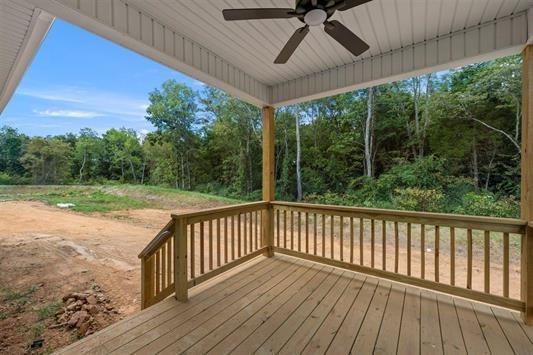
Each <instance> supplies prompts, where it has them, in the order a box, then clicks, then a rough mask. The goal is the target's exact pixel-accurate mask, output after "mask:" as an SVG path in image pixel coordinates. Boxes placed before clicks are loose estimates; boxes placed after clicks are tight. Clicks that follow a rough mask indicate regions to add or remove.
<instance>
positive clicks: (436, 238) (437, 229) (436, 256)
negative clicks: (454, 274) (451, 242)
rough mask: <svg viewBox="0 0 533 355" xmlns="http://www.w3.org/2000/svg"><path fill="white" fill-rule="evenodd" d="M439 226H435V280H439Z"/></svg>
mask: <svg viewBox="0 0 533 355" xmlns="http://www.w3.org/2000/svg"><path fill="white" fill-rule="evenodd" d="M439 254H440V227H439V226H435V282H439V274H440V272H439V256H440V255H439Z"/></svg>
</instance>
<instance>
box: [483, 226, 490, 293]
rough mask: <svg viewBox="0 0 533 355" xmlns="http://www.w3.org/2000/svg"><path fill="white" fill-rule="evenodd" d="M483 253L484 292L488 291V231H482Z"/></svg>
mask: <svg viewBox="0 0 533 355" xmlns="http://www.w3.org/2000/svg"><path fill="white" fill-rule="evenodd" d="M484 237H485V238H484V239H485V240H484V253H483V265H484V270H483V277H484V279H485V280H484V281H485V282H484V286H485V292H486V293H490V231H485V233H484Z"/></svg>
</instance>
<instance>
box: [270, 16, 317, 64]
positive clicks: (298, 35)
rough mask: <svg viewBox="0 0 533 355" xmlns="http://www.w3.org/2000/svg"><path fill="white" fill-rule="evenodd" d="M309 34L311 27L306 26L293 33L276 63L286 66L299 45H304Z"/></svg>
mask: <svg viewBox="0 0 533 355" xmlns="http://www.w3.org/2000/svg"><path fill="white" fill-rule="evenodd" d="M308 33H309V26H307V25H306V26H304V27H301V28H298V29H297V30H296V32H294V33H293V35H292V36H291V38H290V39H289V41H288V42H287V43H286V44H285V47H283V49H282V50H281V52H280V53H279V55H278V57H277V58H276V60H275V61H274V63H275V64H285V63H287V61H288V60H289V58H290V57H291V55H292V54H293V53H294V51H295V50H296V48H298V45H300V43H302V41H303V39H304V38H305V36H306V35H307V34H308Z"/></svg>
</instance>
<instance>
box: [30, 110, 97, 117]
mask: <svg viewBox="0 0 533 355" xmlns="http://www.w3.org/2000/svg"><path fill="white" fill-rule="evenodd" d="M33 112H34V113H36V114H38V115H39V116H45V117H69V118H94V117H101V116H104V115H103V114H101V113H98V112H92V111H79V110H42V111H39V110H33Z"/></svg>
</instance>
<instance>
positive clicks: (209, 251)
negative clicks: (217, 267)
mask: <svg viewBox="0 0 533 355" xmlns="http://www.w3.org/2000/svg"><path fill="white" fill-rule="evenodd" d="M208 225H209V229H208V233H209V234H208V238H209V243H208V246H207V247H208V250H207V252H208V254H209V270H213V221H212V220H209V222H208Z"/></svg>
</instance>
